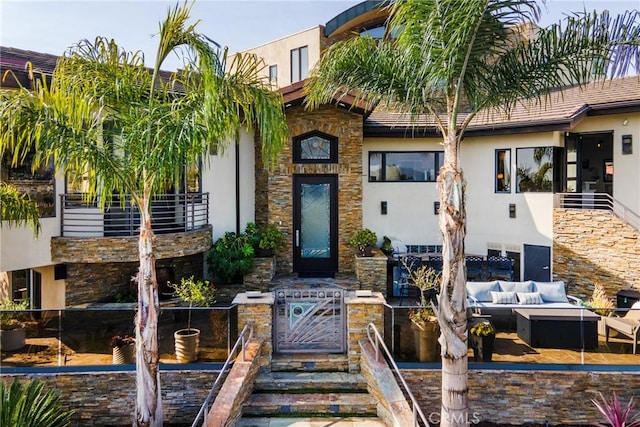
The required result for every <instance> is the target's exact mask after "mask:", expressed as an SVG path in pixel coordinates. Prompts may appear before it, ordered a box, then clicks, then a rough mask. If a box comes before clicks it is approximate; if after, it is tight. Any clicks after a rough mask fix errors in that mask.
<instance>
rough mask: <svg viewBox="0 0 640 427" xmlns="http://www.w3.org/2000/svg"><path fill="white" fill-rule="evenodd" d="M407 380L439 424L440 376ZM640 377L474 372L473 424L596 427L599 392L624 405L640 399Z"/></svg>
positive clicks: (420, 374) (410, 374)
mask: <svg viewBox="0 0 640 427" xmlns="http://www.w3.org/2000/svg"><path fill="white" fill-rule="evenodd" d="M402 375H403V376H404V378H405V380H406V381H407V383H408V384H409V388H410V389H411V392H412V393H413V394H414V396H415V397H416V398H417V399H418V401H419V402H420V407H421V409H422V411H423V412H424V414H425V415H426V416H427V417H428V418H429V416H430V415H431V419H429V421H430V422H431V421H433V422H431V424H436V422H437V421H439V415H440V393H441V390H440V389H441V381H442V380H441V375H440V370H417V369H403V370H402ZM638 390H640V371H631V372H616V371H611V372H582V371H570V370H562V371H551V370H549V371H540V370H526V371H516V370H500V369H499V367H496V369H495V370H482V371H480V370H475V369H474V370H470V371H469V402H470V403H469V408H470V409H469V416H470V417H469V418H470V419H469V422H471V423H472V425H473V424H474V423H477V422H480V421H488V422H493V423H500V424H517V425H522V424H527V423H531V424H544V423H545V422H549V424H550V425H558V424H563V425H593V424H594V423H595V422H602V421H603V419H602V417H601V416H600V414H599V413H598V411H597V410H596V408H595V407H594V406H593V403H592V402H591V399H598V398H599V395H598V392H602V393H603V395H604V396H605V397H606V398H609V397H610V395H611V393H612V392H614V391H615V392H616V393H617V394H618V397H619V398H620V400H621V401H622V402H624V403H626V402H628V401H629V399H630V398H631V397H634V400H635V399H637V397H638V396H637V394H638Z"/></svg>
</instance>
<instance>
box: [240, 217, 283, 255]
mask: <svg viewBox="0 0 640 427" xmlns="http://www.w3.org/2000/svg"><path fill="white" fill-rule="evenodd" d="M245 233H246V234H247V236H248V237H249V240H250V241H251V245H252V246H253V249H254V252H255V255H256V256H262V255H266V256H270V255H273V252H274V251H276V250H278V249H279V248H281V247H282V245H283V244H284V236H283V235H282V231H280V230H279V229H278V227H276V226H275V225H273V224H269V225H267V226H265V227H258V226H257V225H256V224H255V223H253V222H250V223H248V224H247V227H246V228H245Z"/></svg>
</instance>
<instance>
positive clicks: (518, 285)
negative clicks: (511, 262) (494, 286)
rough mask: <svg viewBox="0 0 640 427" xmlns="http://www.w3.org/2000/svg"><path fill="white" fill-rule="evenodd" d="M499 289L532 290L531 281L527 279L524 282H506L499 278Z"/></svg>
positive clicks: (504, 290) (512, 290) (505, 290)
mask: <svg viewBox="0 0 640 427" xmlns="http://www.w3.org/2000/svg"><path fill="white" fill-rule="evenodd" d="M498 284H499V285H500V290H501V291H502V292H533V290H534V289H533V282H532V281H531V280H527V281H526V282H507V281H504V280H499V281H498Z"/></svg>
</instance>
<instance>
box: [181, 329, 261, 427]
mask: <svg viewBox="0 0 640 427" xmlns="http://www.w3.org/2000/svg"><path fill="white" fill-rule="evenodd" d="M252 337H253V321H249V322H247V324H246V325H244V328H243V329H242V332H240V335H239V336H238V339H237V340H236V343H235V344H234V346H233V348H232V349H231V351H230V352H229V356H228V357H227V360H226V361H225V362H224V365H223V366H222V369H221V370H220V373H219V374H218V376H217V377H216V380H215V381H214V383H213V386H211V390H210V391H209V394H208V395H207V398H206V399H205V400H204V402H203V403H202V406H201V407H200V410H199V411H198V414H197V415H196V418H195V419H194V420H193V423H192V424H191V427H197V426H198V422H199V421H200V420H202V424H200V425H201V426H205V427H206V425H207V414H208V412H209V407H210V406H211V404H212V403H213V399H214V397H215V395H216V392H217V390H218V387H220V386H221V385H222V380H223V378H225V376H226V373H227V371H228V370H229V369H231V361H232V360H233V359H234V358H235V357H236V354H239V355H240V358H241V359H240V360H241V361H242V362H244V361H245V360H246V359H245V350H246V347H247V343H248V342H249V341H250V340H251V338H252Z"/></svg>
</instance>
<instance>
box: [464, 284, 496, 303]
mask: <svg viewBox="0 0 640 427" xmlns="http://www.w3.org/2000/svg"><path fill="white" fill-rule="evenodd" d="M491 291H494V292H498V291H500V288H499V287H498V281H497V280H494V281H493V282H467V296H469V297H472V298H475V299H476V300H477V301H484V302H489V301H491V300H492V298H491Z"/></svg>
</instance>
